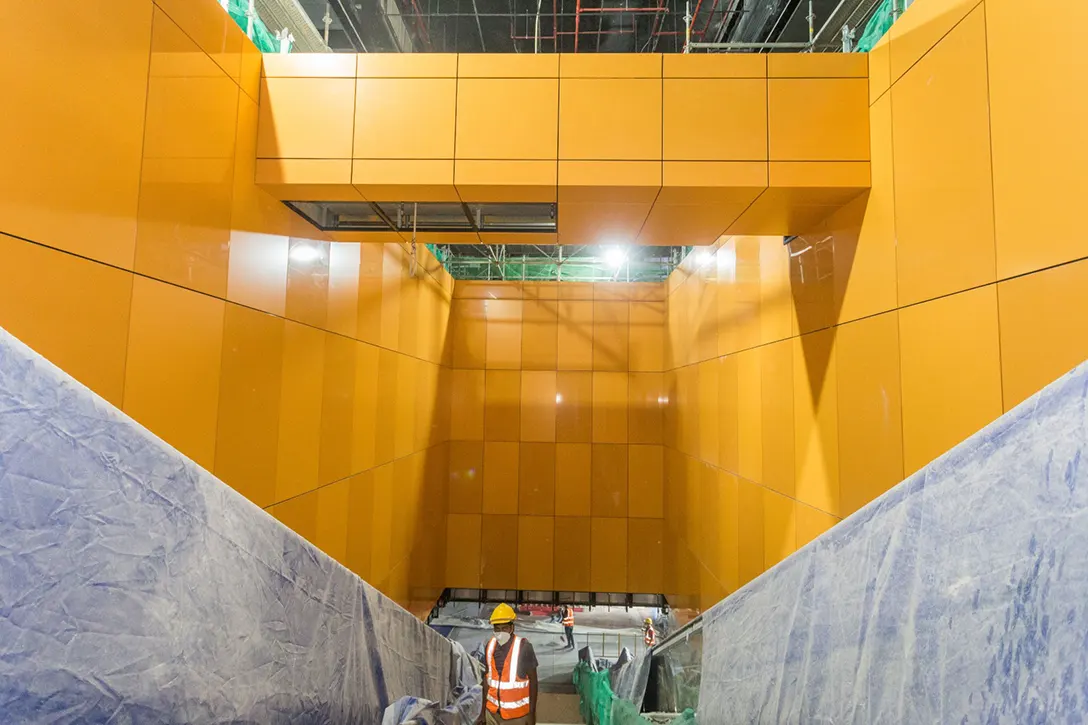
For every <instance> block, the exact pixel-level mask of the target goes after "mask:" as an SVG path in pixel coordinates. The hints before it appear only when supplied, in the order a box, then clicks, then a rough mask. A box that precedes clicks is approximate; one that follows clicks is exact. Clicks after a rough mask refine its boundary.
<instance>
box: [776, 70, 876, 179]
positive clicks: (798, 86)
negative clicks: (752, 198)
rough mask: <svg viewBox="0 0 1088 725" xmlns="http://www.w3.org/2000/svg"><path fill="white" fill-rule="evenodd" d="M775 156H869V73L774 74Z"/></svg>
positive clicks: (833, 158) (810, 158)
mask: <svg viewBox="0 0 1088 725" xmlns="http://www.w3.org/2000/svg"><path fill="white" fill-rule="evenodd" d="M768 83H769V91H768V124H769V126H768V127H769V132H768V133H769V144H770V158H771V160H772V161H866V160H868V158H869V88H868V81H866V80H865V79H864V78H827V79H821V78H788V79H784V78H772V79H771V80H770V81H768Z"/></svg>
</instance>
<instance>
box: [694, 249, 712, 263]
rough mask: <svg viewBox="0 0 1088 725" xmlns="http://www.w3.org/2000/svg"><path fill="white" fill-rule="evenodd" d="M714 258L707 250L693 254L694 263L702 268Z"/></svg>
mask: <svg viewBox="0 0 1088 725" xmlns="http://www.w3.org/2000/svg"><path fill="white" fill-rule="evenodd" d="M713 258H714V255H713V254H712V253H711V251H710V250H709V249H700V250H697V251H696V252H695V263H696V264H698V265H700V266H702V265H704V264H706V263H707V262H709V261H710V260H711V259H713Z"/></svg>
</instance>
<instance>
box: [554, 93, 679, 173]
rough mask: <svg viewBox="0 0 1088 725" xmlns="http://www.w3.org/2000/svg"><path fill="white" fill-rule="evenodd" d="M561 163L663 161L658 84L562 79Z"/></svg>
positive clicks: (560, 95) (560, 99)
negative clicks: (580, 160) (573, 161)
mask: <svg viewBox="0 0 1088 725" xmlns="http://www.w3.org/2000/svg"><path fill="white" fill-rule="evenodd" d="M559 106H560V108H561V109H562V110H561V112H560V114H559V158H561V159H585V160H616V161H621V160H647V161H653V160H656V159H660V158H661V80H660V79H657V80H651V79H626V78H606V79H564V80H563V81H562V82H561V84H560V86H559Z"/></svg>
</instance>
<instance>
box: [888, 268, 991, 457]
mask: <svg viewBox="0 0 1088 725" xmlns="http://www.w3.org/2000/svg"><path fill="white" fill-rule="evenodd" d="M899 334H900V342H899V344H900V348H901V350H902V358H901V363H900V364H901V366H902V368H901V369H902V377H903V464H904V473H906V474H907V475H909V474H911V473H914V472H915V471H917V470H918V469H919V468H921V467H922V466H924V465H926V464H927V463H929V462H930V461H932V460H933V459H934V458H936V457H937V456H939V455H941V454H942V453H944V452H945V451H947V450H948V449H949V448H951V447H952V446H954V445H956V444H957V443H959V442H960V441H962V440H963V439H965V438H966V437H967V436H969V435H971V434H972V433H974V432H975V431H977V430H978V429H980V428H982V427H983V426H984V425H986V424H987V423H989V422H990V421H992V420H994V419H995V418H997V416H999V415H1001V411H1002V405H1001V359H1000V353H999V345H998V317H997V288H996V287H995V286H993V285H990V286H988V287H982V288H979V289H975V290H970V291H968V292H961V293H960V294H957V295H952V296H951V297H943V298H941V299H938V300H933V301H931V302H926V303H924V304H921V305H915V306H913V307H907V308H904V309H902V310H900V311H899Z"/></svg>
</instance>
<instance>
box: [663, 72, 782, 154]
mask: <svg viewBox="0 0 1088 725" xmlns="http://www.w3.org/2000/svg"><path fill="white" fill-rule="evenodd" d="M663 94H664V102H663V107H664V119H663V124H664V125H663V144H664V148H663V151H664V158H666V159H678V160H685V159H690V160H695V161H706V160H711V159H721V160H726V161H762V160H766V159H767V81H766V80H765V79H755V78H751V79H749V78H745V79H724V80H723V79H667V80H665V82H664V90H663Z"/></svg>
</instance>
